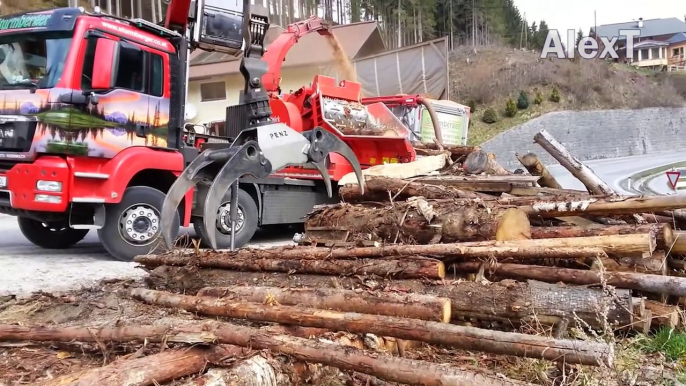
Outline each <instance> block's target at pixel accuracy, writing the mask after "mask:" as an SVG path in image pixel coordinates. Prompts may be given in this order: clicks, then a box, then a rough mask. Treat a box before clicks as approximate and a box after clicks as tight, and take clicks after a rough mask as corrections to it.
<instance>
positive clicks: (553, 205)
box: [521, 194, 686, 218]
mask: <svg viewBox="0 0 686 386" xmlns="http://www.w3.org/2000/svg"><path fill="white" fill-rule="evenodd" d="M682 207H686V195H683V194H674V195H668V196H640V197H628V196H617V197H612V198H602V197H598V198H582V199H579V200H576V201H555V200H538V201H537V202H536V203H534V204H531V205H523V206H521V209H523V210H525V211H526V212H527V214H528V215H529V216H541V217H545V218H551V217H567V216H578V215H584V214H588V215H595V216H618V215H633V214H635V213H644V212H655V211H659V210H664V209H673V208H682Z"/></svg>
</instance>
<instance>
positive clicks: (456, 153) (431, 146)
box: [412, 142, 481, 161]
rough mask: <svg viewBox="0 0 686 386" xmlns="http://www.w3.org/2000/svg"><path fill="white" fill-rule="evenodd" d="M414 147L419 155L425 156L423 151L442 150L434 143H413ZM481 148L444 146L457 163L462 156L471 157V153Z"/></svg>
mask: <svg viewBox="0 0 686 386" xmlns="http://www.w3.org/2000/svg"><path fill="white" fill-rule="evenodd" d="M412 147H414V148H415V150H416V151H417V154H420V155H425V154H423V153H422V151H423V150H440V149H439V148H438V145H436V144H435V143H433V142H430V143H422V142H416V143H412ZM480 149H481V148H480V147H478V146H465V145H443V150H445V151H448V152H450V154H451V155H452V157H451V158H452V159H453V161H457V160H458V159H459V158H461V157H462V156H466V155H469V153H471V152H473V151H477V150H480Z"/></svg>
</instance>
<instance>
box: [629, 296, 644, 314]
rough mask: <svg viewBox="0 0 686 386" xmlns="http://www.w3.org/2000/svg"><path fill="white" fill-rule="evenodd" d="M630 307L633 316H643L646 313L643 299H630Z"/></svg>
mask: <svg viewBox="0 0 686 386" xmlns="http://www.w3.org/2000/svg"><path fill="white" fill-rule="evenodd" d="M631 305H632V306H633V307H634V316H636V317H639V316H643V315H645V313H646V302H645V299H643V298H633V299H631Z"/></svg>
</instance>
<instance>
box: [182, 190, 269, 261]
mask: <svg viewBox="0 0 686 386" xmlns="http://www.w3.org/2000/svg"><path fill="white" fill-rule="evenodd" d="M230 200H231V191H230V190H229V192H227V193H226V195H224V200H223V202H222V203H221V205H219V209H218V210H217V212H218V215H217V223H216V224H215V227H214V229H212V230H209V231H210V232H211V231H214V232H215V235H216V236H215V237H216V239H217V248H218V249H227V248H231V218H230V217H231V216H230V215H229V213H230V208H231V207H230V203H231V201H230ZM257 221H258V218H257V205H256V204H255V200H253V199H252V197H250V194H248V192H246V191H245V190H243V189H238V220H237V221H236V228H235V229H236V231H235V233H236V245H235V246H236V248H240V247H242V246H244V245H245V244H247V243H248V242H249V241H250V239H252V237H253V236H254V235H255V232H256V231H257ZM193 229H194V230H195V233H196V234H197V235H198V237H199V238H200V239H201V241H202V243H203V244H204V245H209V243H208V242H207V236H206V235H205V228H204V225H203V219H202V217H198V218H194V219H193Z"/></svg>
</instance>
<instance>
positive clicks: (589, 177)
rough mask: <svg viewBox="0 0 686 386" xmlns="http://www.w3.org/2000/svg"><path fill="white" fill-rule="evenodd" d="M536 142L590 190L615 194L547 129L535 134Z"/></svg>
mask: <svg viewBox="0 0 686 386" xmlns="http://www.w3.org/2000/svg"><path fill="white" fill-rule="evenodd" d="M534 142H536V143H537V144H539V145H540V146H541V147H542V148H543V149H545V151H547V152H548V153H549V154H550V155H551V156H552V157H553V158H555V159H556V160H557V162H559V163H560V165H562V166H564V168H565V169H567V170H569V172H570V173H572V175H573V176H574V177H576V178H578V179H579V181H581V182H582V183H583V184H584V186H586V188H587V189H588V191H589V192H591V193H593V194H597V195H613V194H615V191H614V190H613V189H612V188H611V187H610V185H608V184H606V183H605V182H604V181H603V180H601V179H600V178H598V176H597V175H595V173H593V170H591V168H589V167H588V166H586V165H584V164H583V163H582V162H581V161H579V160H578V159H577V158H576V157H574V155H572V153H570V152H569V150H567V148H565V147H564V146H563V145H562V144H561V143H560V142H558V141H557V140H556V139H555V138H553V136H552V135H550V133H548V132H547V131H546V130H541V131H540V132H538V133H537V134H536V135H535V136H534Z"/></svg>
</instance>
